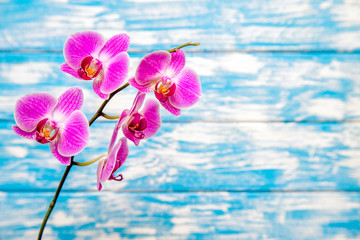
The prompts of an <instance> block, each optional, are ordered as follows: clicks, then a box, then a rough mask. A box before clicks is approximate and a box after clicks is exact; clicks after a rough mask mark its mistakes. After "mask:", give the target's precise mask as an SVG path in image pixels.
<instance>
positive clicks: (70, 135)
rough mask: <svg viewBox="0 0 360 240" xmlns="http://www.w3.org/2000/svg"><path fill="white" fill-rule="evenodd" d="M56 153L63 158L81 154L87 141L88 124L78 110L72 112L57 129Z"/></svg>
mask: <svg viewBox="0 0 360 240" xmlns="http://www.w3.org/2000/svg"><path fill="white" fill-rule="evenodd" d="M58 138H59V146H58V151H59V153H60V154H61V155H63V156H73V155H76V154H78V153H79V152H81V151H82V150H83V149H84V148H85V147H86V144H87V143H88V141H89V123H88V121H87V119H86V117H85V115H84V114H83V113H82V112H80V111H79V110H76V111H74V112H73V113H72V114H71V115H70V117H69V118H67V119H66V120H65V121H64V123H63V124H62V126H61V127H60V129H59V136H58Z"/></svg>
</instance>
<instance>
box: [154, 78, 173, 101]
mask: <svg viewBox="0 0 360 240" xmlns="http://www.w3.org/2000/svg"><path fill="white" fill-rule="evenodd" d="M175 90H176V84H175V83H173V82H172V81H171V78H169V77H162V78H161V80H160V81H158V82H157V83H156V85H155V96H156V98H157V99H159V101H166V100H167V98H168V97H170V96H172V95H173V94H174V93H175Z"/></svg>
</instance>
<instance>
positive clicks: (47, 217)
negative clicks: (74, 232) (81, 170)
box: [38, 83, 129, 240]
mask: <svg viewBox="0 0 360 240" xmlns="http://www.w3.org/2000/svg"><path fill="white" fill-rule="evenodd" d="M127 86H129V83H125V84H124V85H123V86H121V87H120V88H118V89H117V90H115V91H114V92H112V93H111V94H110V95H109V98H108V99H107V100H105V101H104V102H103V103H102V104H101V106H100V107H99V109H98V110H97V112H96V113H95V114H94V116H93V117H92V118H91V119H90V121H89V126H91V124H93V122H95V120H96V119H97V118H98V117H99V116H101V113H102V110H103V109H104V108H105V106H106V104H107V103H108V102H109V101H110V99H111V98H112V97H113V96H115V94H117V93H118V92H120V91H122V90H123V89H125V88H126V87H127ZM89 164H91V163H89ZM73 165H78V164H75V163H74V156H72V157H71V161H70V165H69V166H67V167H66V169H65V172H64V174H63V176H62V178H61V180H60V183H59V186H58V188H57V189H56V192H55V195H54V198H53V200H52V201H51V202H50V205H49V208H48V210H47V212H46V214H45V217H44V219H43V222H42V224H41V227H40V230H39V234H38V240H41V237H42V235H43V232H44V229H45V226H46V222H47V220H48V219H49V217H50V214H51V212H52V210H53V209H54V206H55V203H56V201H57V199H58V197H59V194H60V191H61V188H62V187H63V185H64V182H65V180H66V177H67V175H68V174H69V172H70V169H71V167H72V166H73Z"/></svg>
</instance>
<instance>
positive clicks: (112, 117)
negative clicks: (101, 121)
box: [101, 113, 120, 119]
mask: <svg viewBox="0 0 360 240" xmlns="http://www.w3.org/2000/svg"><path fill="white" fill-rule="evenodd" d="M101 116H102V117H104V118H106V119H119V118H120V115H115V116H110V115H107V114H106V113H102V114H101Z"/></svg>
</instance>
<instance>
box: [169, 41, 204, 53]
mask: <svg viewBox="0 0 360 240" xmlns="http://www.w3.org/2000/svg"><path fill="white" fill-rule="evenodd" d="M199 45H200V43H193V42H187V43H184V44H182V45H180V46H178V47H175V48H172V49H170V50H168V52H169V53H172V52H176V51H177V50H179V49H180V48H183V47H186V46H199Z"/></svg>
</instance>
